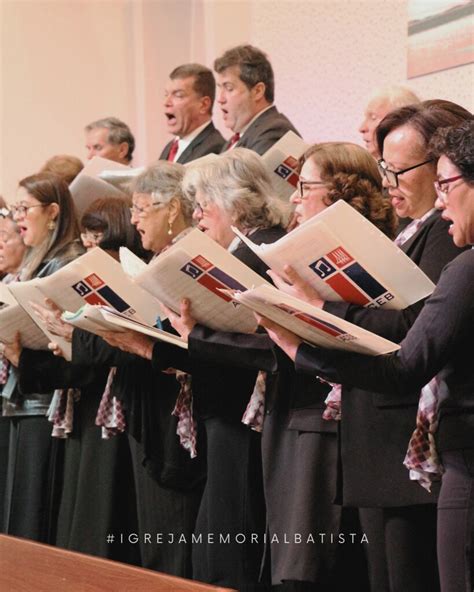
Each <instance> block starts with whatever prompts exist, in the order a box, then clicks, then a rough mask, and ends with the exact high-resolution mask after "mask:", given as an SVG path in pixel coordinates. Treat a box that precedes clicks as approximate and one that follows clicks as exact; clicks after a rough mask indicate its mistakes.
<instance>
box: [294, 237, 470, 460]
mask: <svg viewBox="0 0 474 592" xmlns="http://www.w3.org/2000/svg"><path fill="white" fill-rule="evenodd" d="M473 330H474V250H472V249H470V250H468V251H466V252H464V253H462V254H461V255H459V256H458V257H456V259H454V260H453V261H452V262H451V263H449V264H448V265H447V266H446V268H445V269H444V270H443V273H442V276H441V278H440V281H439V284H438V286H437V287H436V289H435V291H434V292H433V294H432V296H431V297H430V298H429V299H428V300H427V302H426V304H425V306H424V308H423V310H422V312H421V313H420V316H419V317H418V319H417V320H416V322H415V324H414V325H413V327H412V329H411V330H410V331H409V333H408V334H407V336H406V338H405V339H404V340H403V342H402V344H401V346H402V348H401V350H400V351H399V352H397V353H394V354H391V355H386V356H377V357H371V356H365V355H360V354H348V353H345V352H333V351H328V350H323V349H320V348H312V347H310V346H307V345H302V346H300V348H298V354H297V358H296V365H297V369H298V370H299V371H303V372H310V373H315V372H316V373H318V374H320V375H321V376H324V377H326V378H328V379H330V380H337V381H340V382H342V383H345V384H353V385H357V386H359V387H361V388H382V389H383V390H384V391H386V392H388V393H391V394H392V395H393V396H394V397H396V396H397V395H398V394H401V395H402V396H403V393H404V392H405V391H406V390H410V391H414V392H419V391H420V389H421V388H422V387H423V386H424V385H425V384H427V383H428V382H429V381H430V379H431V378H432V377H433V376H435V375H437V376H438V378H439V379H440V381H441V389H440V393H439V409H438V411H439V424H438V430H437V433H436V442H437V448H438V450H439V451H441V452H443V451H445V450H458V449H473V448H474V370H473V367H472V361H473V356H472V351H473V348H472V332H473ZM389 437H390V434H388V435H387V438H389Z"/></svg>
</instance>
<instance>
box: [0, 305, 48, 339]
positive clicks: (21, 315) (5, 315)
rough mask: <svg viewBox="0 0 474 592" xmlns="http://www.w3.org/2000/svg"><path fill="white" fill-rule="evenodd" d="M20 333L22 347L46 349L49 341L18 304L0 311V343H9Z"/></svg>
mask: <svg viewBox="0 0 474 592" xmlns="http://www.w3.org/2000/svg"><path fill="white" fill-rule="evenodd" d="M17 332H18V333H20V341H21V344H22V345H23V347H28V348H30V349H48V342H49V341H50V340H49V339H48V338H47V337H46V335H45V334H44V333H43V331H41V329H40V328H39V327H38V326H37V325H36V323H35V322H34V321H33V320H32V319H31V317H30V316H29V315H28V314H27V313H26V312H25V311H24V310H23V308H22V307H21V306H20V305H19V304H11V305H9V306H5V307H3V308H1V309H0V342H1V343H11V342H12V341H13V340H14V339H15V335H16V334H17Z"/></svg>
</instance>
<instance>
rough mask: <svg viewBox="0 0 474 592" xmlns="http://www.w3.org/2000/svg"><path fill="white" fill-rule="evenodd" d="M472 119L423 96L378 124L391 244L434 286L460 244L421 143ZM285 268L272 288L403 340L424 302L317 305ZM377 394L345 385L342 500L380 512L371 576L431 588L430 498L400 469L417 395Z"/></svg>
mask: <svg viewBox="0 0 474 592" xmlns="http://www.w3.org/2000/svg"><path fill="white" fill-rule="evenodd" d="M470 117H471V115H470V114H469V112H467V111H466V110H465V109H463V108H462V107H460V106H458V105H455V104H453V103H449V102H447V101H428V102H426V103H422V104H421V105H418V106H417V105H412V106H409V107H403V108H401V109H398V110H396V111H393V112H392V113H390V114H389V115H388V116H387V117H386V118H385V119H384V120H382V122H381V124H380V126H379V128H378V130H377V138H378V142H379V149H380V151H381V153H382V154H383V160H382V161H381V162H380V163H379V166H380V169H381V171H382V173H383V175H384V185H385V187H387V189H388V192H389V195H390V197H391V199H392V204H393V206H394V207H395V209H396V211H397V213H398V214H399V215H400V216H403V217H405V216H407V217H410V218H412V220H413V221H412V223H411V224H410V225H409V226H408V227H406V228H405V229H404V230H403V231H402V233H401V234H400V235H399V236H398V237H397V239H396V242H397V243H398V244H399V245H400V246H401V248H402V250H404V251H405V253H406V254H407V255H408V256H409V257H410V258H411V259H412V260H413V261H414V262H415V263H416V264H417V265H418V266H419V267H420V268H421V269H422V270H423V271H424V272H425V273H426V274H427V275H428V276H429V277H430V279H431V280H432V281H434V282H436V281H437V280H438V278H439V276H440V274H441V270H442V268H443V266H444V265H445V264H446V263H448V262H449V261H450V260H451V259H453V258H454V257H456V256H457V255H458V254H459V253H460V249H459V248H458V247H456V246H454V245H453V244H452V242H451V241H450V240H449V236H448V234H447V226H448V225H447V223H446V221H445V220H443V219H442V218H441V216H440V213H439V212H438V211H437V210H436V209H435V208H434V203H435V199H436V192H435V189H434V186H433V182H434V181H435V180H436V170H435V164H434V159H433V156H432V155H431V154H430V152H429V149H428V142H429V140H430V138H431V136H432V135H433V133H434V132H435V131H436V129H437V128H438V127H439V128H441V127H444V126H447V125H452V124H456V123H460V122H462V121H463V120H466V119H469V118H470ZM288 271H289V273H288V275H289V279H290V280H291V283H292V285H291V286H288V287H287V288H285V282H283V281H281V282H280V283H279V287H280V288H282V289H287V290H288V291H290V292H291V293H293V294H295V293H296V294H298V295H299V296H300V297H302V298H304V299H306V300H308V301H310V302H312V304H314V305H316V306H323V307H324V309H325V310H328V311H329V312H332V313H333V314H336V315H338V316H340V317H343V318H346V319H347V320H349V321H351V322H353V323H355V324H358V325H360V326H362V327H364V328H366V329H369V330H370V331H373V332H375V333H378V334H380V335H382V336H384V337H386V338H388V339H391V340H392V341H395V342H399V341H400V340H401V339H402V338H403V337H404V335H405V334H406V332H407V331H408V329H409V328H410V326H411V325H412V324H413V322H414V320H415V319H416V317H417V315H418V314H419V312H420V310H421V308H422V307H423V302H420V303H416V304H414V305H412V306H410V307H408V308H407V309H405V310H403V311H393V310H384V309H367V308H361V307H360V306H356V305H351V304H347V303H330V302H323V301H322V300H321V299H320V298H319V295H318V294H317V293H316V292H315V291H314V290H311V289H310V288H309V287H308V286H307V285H304V284H303V282H301V280H300V278H298V277H297V276H296V274H294V272H291V270H288ZM274 277H275V276H274ZM375 391H376V392H369V391H366V390H360V389H351V388H348V387H346V388H345V389H344V390H343V397H342V418H343V419H342V422H341V428H340V446H341V463H342V464H341V466H342V484H343V489H342V495H343V503H344V504H345V505H348V506H355V507H359V508H377V507H380V508H382V514H383V529H382V532H381V533H379V534H378V535H377V534H376V533H374V536H376V538H377V540H380V539H381V540H382V541H384V542H385V550H386V557H387V560H386V561H387V563H386V564H382V563H381V562H382V561H383V558H382V556H381V555H380V554H378V553H375V555H374V554H373V549H374V548H373V547H370V546H369V548H368V553H369V568H370V570H371V575H372V577H373V578H375V577H376V576H375V575H374V574H376V573H383V571H384V570H387V569H388V574H389V582H390V584H389V586H390V587H389V590H390V591H391V592H394V591H398V590H402V589H403V590H413V591H414V592H415V591H416V592H419V591H423V590H426V591H427V592H428V590H436V589H438V586H439V584H438V581H437V572H436V568H435V564H436V553H435V530H436V515H435V512H436V507H435V505H434V502H435V501H436V494H435V493H434V494H433V493H432V494H430V493H428V492H426V491H425V490H424V489H422V488H421V487H420V486H419V485H418V484H417V483H415V482H413V481H410V480H409V479H408V474H407V471H406V469H405V468H404V466H403V460H404V457H405V453H406V445H407V442H408V440H409V438H410V435H411V433H412V431H413V426H414V425H415V419H416V404H417V400H418V393H413V392H411V391H409V392H406V393H405V396H404V397H403V398H400V397H398V398H396V399H395V398H394V397H391V396H390V395H389V394H388V393H383V391H382V392H381V389H375ZM344 418H346V421H344ZM367 425H370V428H371V429H370V437H367V433H368V432H367ZM387 434H390V437H387ZM364 513H365V510H364V511H363V512H362V515H363V514H364ZM372 530H373V525H372V526H371V532H372ZM420 549H422V550H423V552H422V553H420ZM375 550H376V548H375ZM415 557H416V559H415Z"/></svg>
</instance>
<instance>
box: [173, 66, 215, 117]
mask: <svg viewBox="0 0 474 592" xmlns="http://www.w3.org/2000/svg"><path fill="white" fill-rule="evenodd" d="M190 77H193V78H194V84H193V89H194V90H195V92H196V93H197V94H198V95H199V96H200V97H209V98H210V99H211V107H210V109H209V111H210V112H212V106H213V105H214V99H215V98H216V81H215V79H214V74H213V73H212V70H210V69H209V68H206V66H203V65H202V64H182V65H181V66H178V67H177V68H175V69H174V70H173V71H172V72H171V74H170V79H171V80H175V79H177V78H178V79H180V80H181V79H182V78H190Z"/></svg>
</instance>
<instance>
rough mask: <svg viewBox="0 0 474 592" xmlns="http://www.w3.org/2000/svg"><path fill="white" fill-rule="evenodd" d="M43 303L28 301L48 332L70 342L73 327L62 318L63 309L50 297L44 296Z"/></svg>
mask: <svg viewBox="0 0 474 592" xmlns="http://www.w3.org/2000/svg"><path fill="white" fill-rule="evenodd" d="M44 303H45V306H41V304H38V303H36V302H30V306H31V308H32V309H33V310H34V313H35V315H36V316H37V317H38V318H39V320H40V321H42V322H43V323H44V324H45V325H46V329H47V330H48V331H49V332H50V333H52V334H53V335H57V336H58V337H63V338H64V339H65V340H66V341H69V342H71V341H72V332H73V330H74V327H73V326H72V325H70V324H69V323H66V322H65V321H63V320H62V318H61V315H62V314H63V312H64V311H63V310H62V309H61V308H60V307H59V306H58V305H57V304H56V303H55V302H54V301H53V300H51V299H50V298H45V300H44Z"/></svg>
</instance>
